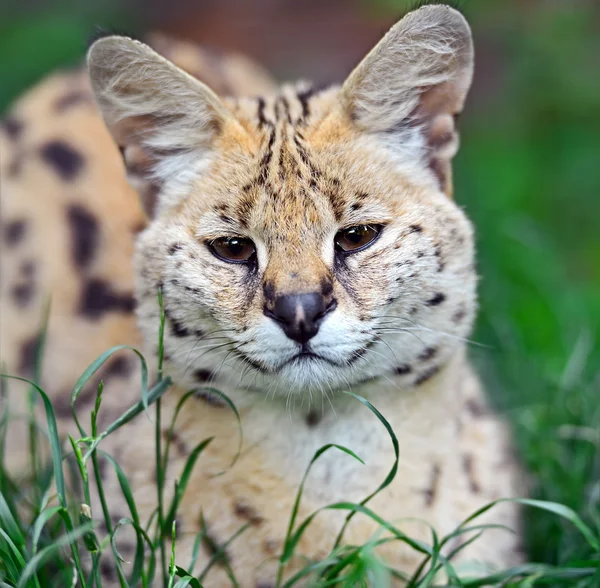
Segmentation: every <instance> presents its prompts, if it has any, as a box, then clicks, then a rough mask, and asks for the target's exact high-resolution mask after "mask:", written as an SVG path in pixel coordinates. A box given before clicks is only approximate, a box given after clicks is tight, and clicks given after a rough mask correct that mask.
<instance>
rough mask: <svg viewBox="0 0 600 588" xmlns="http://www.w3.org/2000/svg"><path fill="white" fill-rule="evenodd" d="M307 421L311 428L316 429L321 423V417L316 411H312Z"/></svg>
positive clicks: (307, 416)
mask: <svg viewBox="0 0 600 588" xmlns="http://www.w3.org/2000/svg"><path fill="white" fill-rule="evenodd" d="M305 421H306V424H307V425H308V426H309V427H311V428H312V427H316V426H317V425H318V424H319V423H320V422H321V415H320V414H319V413H317V411H316V410H311V411H310V412H309V413H308V414H307V415H306V418H305Z"/></svg>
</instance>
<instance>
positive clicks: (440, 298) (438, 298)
mask: <svg viewBox="0 0 600 588" xmlns="http://www.w3.org/2000/svg"><path fill="white" fill-rule="evenodd" d="M444 300H446V295H445V294H442V292H438V293H437V294H434V295H433V296H432V297H431V298H430V299H429V300H428V301H427V302H426V304H427V306H438V305H439V304H441V303H442V302H444Z"/></svg>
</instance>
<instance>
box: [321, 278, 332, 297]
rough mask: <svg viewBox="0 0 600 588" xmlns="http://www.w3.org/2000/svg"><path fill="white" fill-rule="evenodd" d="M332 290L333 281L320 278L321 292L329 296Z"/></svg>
mask: <svg viewBox="0 0 600 588" xmlns="http://www.w3.org/2000/svg"><path fill="white" fill-rule="evenodd" d="M332 292H333V282H332V281H331V280H330V279H329V278H321V294H323V296H329V295H330V294H331V293H332Z"/></svg>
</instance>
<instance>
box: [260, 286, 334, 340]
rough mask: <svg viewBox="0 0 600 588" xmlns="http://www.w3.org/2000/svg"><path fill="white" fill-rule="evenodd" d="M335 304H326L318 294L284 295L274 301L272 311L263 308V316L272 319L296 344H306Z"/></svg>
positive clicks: (323, 298)
mask: <svg viewBox="0 0 600 588" xmlns="http://www.w3.org/2000/svg"><path fill="white" fill-rule="evenodd" d="M336 306H337V302H336V301H335V300H332V301H331V302H329V304H327V301H326V299H325V297H324V296H323V295H321V294H318V293H316V292H315V293H312V294H286V295H284V296H278V297H277V298H276V299H275V304H274V305H273V310H272V311H270V310H267V309H266V308H265V314H266V315H267V316H270V317H271V318H272V319H274V320H275V321H276V322H277V324H278V325H279V326H280V327H281V328H282V329H283V332H284V333H285V334H286V335H287V336H288V337H289V338H290V339H293V340H294V341H298V343H306V342H307V341H308V340H309V339H312V338H313V337H314V336H315V335H316V334H317V333H318V332H319V327H320V325H321V323H322V322H323V319H324V318H325V315H326V314H328V313H330V312H332V311H333V310H334V309H335V307H336Z"/></svg>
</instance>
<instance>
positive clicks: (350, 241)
mask: <svg viewBox="0 0 600 588" xmlns="http://www.w3.org/2000/svg"><path fill="white" fill-rule="evenodd" d="M380 232H381V225H358V226H356V227H348V228H347V229H343V230H341V231H338V233H337V234H336V236H335V239H334V242H335V248H336V249H337V250H338V251H341V252H343V253H355V252H356V251H361V250H363V249H365V248H367V247H368V246H369V245H370V244H371V243H373V242H374V241H375V239H376V238H377V237H378V236H379V233H380Z"/></svg>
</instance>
